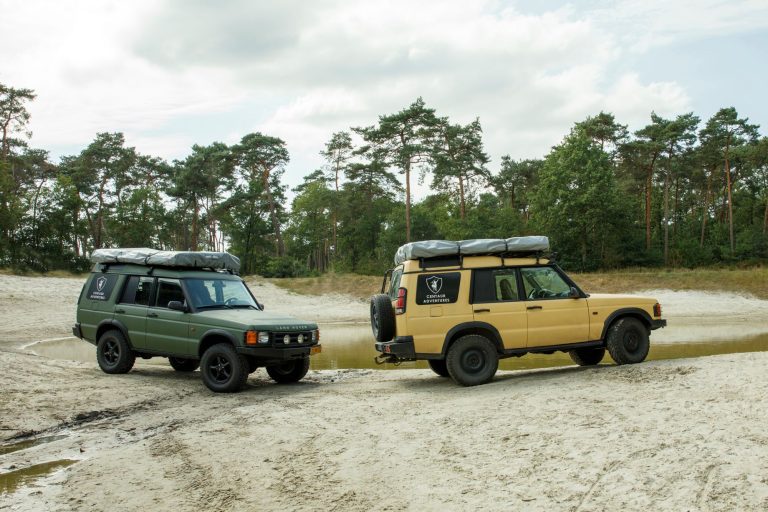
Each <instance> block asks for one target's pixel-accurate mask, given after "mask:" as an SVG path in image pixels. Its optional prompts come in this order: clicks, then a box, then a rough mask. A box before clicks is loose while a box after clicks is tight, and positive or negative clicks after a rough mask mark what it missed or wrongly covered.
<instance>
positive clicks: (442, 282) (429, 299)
mask: <svg viewBox="0 0 768 512" xmlns="http://www.w3.org/2000/svg"><path fill="white" fill-rule="evenodd" d="M460 284H461V273H460V272H446V273H441V274H420V275H419V280H418V282H417V284H416V304H419V305H423V304H451V303H454V302H456V301H457V300H458V299H459V285H460Z"/></svg>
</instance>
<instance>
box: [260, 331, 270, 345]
mask: <svg viewBox="0 0 768 512" xmlns="http://www.w3.org/2000/svg"><path fill="white" fill-rule="evenodd" d="M259 343H269V333H268V332H260V333H259Z"/></svg>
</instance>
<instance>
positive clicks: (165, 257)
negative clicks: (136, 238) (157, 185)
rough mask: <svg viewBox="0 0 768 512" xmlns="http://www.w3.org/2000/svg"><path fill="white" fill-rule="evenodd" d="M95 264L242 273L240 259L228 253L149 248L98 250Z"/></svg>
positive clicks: (95, 254)
mask: <svg viewBox="0 0 768 512" xmlns="http://www.w3.org/2000/svg"><path fill="white" fill-rule="evenodd" d="M91 261H92V262H93V263H102V264H104V265H105V268H106V267H108V266H109V265H110V264H113V263H132V264H134V265H144V266H147V267H150V270H149V272H148V275H151V273H152V269H153V267H172V268H187V269H196V270H202V269H211V270H226V271H228V272H230V273H238V272H239V271H240V259H239V258H238V257H237V256H233V255H232V254H229V253H227V252H207V251H159V250H156V249H148V248H144V247H142V248H129V249H96V250H95V251H93V253H92V254H91Z"/></svg>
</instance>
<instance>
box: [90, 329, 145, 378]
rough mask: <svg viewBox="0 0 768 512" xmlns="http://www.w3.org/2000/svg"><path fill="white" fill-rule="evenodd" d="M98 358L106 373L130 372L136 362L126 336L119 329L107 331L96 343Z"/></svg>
mask: <svg viewBox="0 0 768 512" xmlns="http://www.w3.org/2000/svg"><path fill="white" fill-rule="evenodd" d="M96 360H97V361H98V362H99V367H100V368H101V369H102V371H104V373H128V372H129V371H131V368H133V364H134V363H135V362H136V354H134V353H133V350H131V347H130V346H129V345H128V342H127V341H126V340H125V336H123V333H121V332H120V331H118V330H111V331H107V332H105V333H104V334H102V335H101V337H100V338H99V342H98V343H97V344H96Z"/></svg>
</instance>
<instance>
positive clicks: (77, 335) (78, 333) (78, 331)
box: [72, 323, 83, 339]
mask: <svg viewBox="0 0 768 512" xmlns="http://www.w3.org/2000/svg"><path fill="white" fill-rule="evenodd" d="M72 336H74V337H75V338H80V339H83V331H82V330H81V329H80V324H79V323H77V324H75V325H73V326H72Z"/></svg>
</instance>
